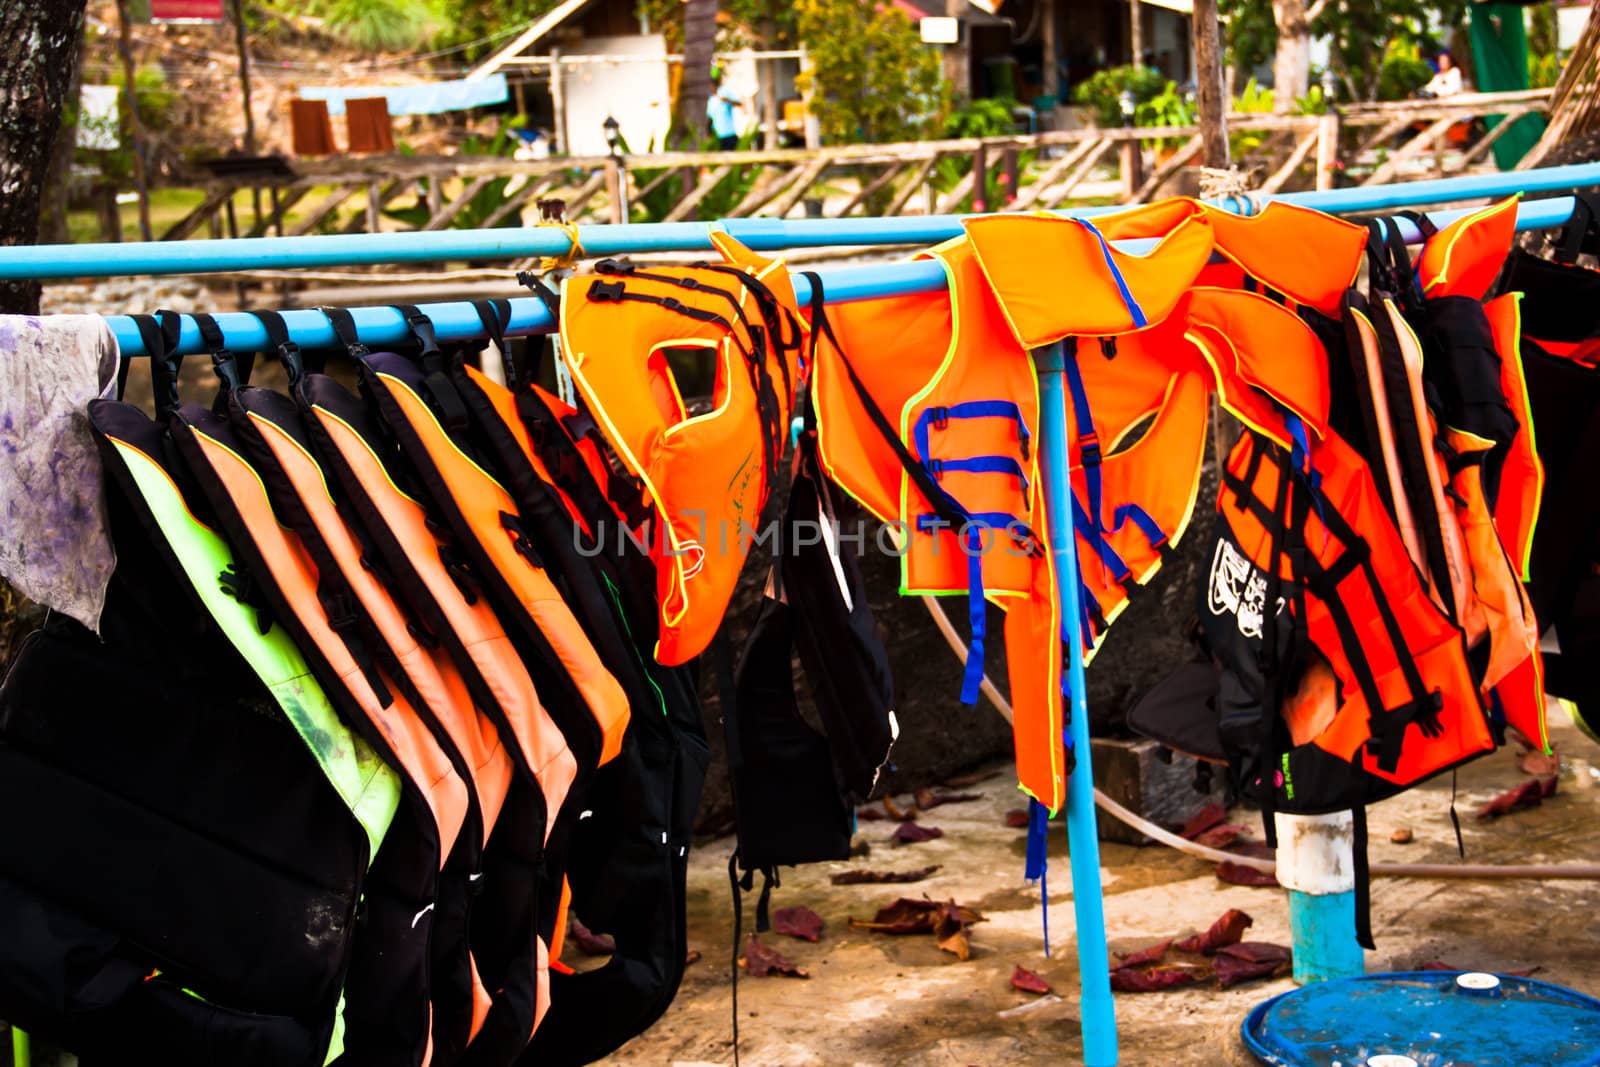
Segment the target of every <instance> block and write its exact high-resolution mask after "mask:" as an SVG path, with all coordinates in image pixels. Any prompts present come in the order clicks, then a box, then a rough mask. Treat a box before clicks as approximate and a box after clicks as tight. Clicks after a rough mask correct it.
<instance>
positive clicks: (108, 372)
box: [0, 315, 117, 632]
mask: <svg viewBox="0 0 1600 1067" xmlns="http://www.w3.org/2000/svg"><path fill="white" fill-rule="evenodd" d="M116 373H117V342H116V339H115V338H114V337H113V336H112V333H111V330H110V328H109V327H107V325H106V322H105V320H104V319H102V318H101V317H100V316H99V315H47V316H43V317H35V316H30V315H0V530H4V531H5V536H4V537H0V577H4V578H5V580H6V581H8V582H10V583H11V584H12V585H13V586H14V587H15V588H16V589H17V591H18V592H20V593H22V594H23V595H24V596H26V597H28V598H29V599H31V600H33V601H36V602H37V603H39V604H42V605H44V606H45V607H47V608H50V609H51V610H54V611H60V612H63V613H65V614H67V615H69V616H71V617H72V618H74V619H76V620H78V621H79V622H81V623H83V625H85V626H87V627H89V629H91V630H94V631H96V632H98V631H99V628H100V611H101V609H102V608H103V607H104V606H105V598H106V584H107V583H108V582H110V580H111V572H112V570H113V569H114V568H115V567H116V562H117V559H116V554H115V552H114V550H113V549H112V546H111V535H110V530H109V528H108V525H107V522H106V505H105V494H104V491H103V488H102V486H101V481H100V456H99V453H98V452H97V451H96V450H95V444H94V438H93V437H92V436H91V434H90V432H89V417H88V414H87V412H86V410H85V409H86V407H87V406H88V403H89V401H91V400H93V399H95V398H96V397H99V396H105V395H107V394H108V393H109V392H110V390H111V388H112V383H113V382H114V381H115V379H116Z"/></svg>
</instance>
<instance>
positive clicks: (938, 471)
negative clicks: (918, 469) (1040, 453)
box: [923, 456, 1028, 497]
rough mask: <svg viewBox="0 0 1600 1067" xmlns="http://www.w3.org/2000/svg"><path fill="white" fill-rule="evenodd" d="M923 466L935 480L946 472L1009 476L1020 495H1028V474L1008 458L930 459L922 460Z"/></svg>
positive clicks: (1018, 464)
mask: <svg viewBox="0 0 1600 1067" xmlns="http://www.w3.org/2000/svg"><path fill="white" fill-rule="evenodd" d="M923 466H925V467H927V468H928V473H929V474H931V475H933V476H934V477H935V478H943V477H944V475H945V472H947V471H963V472H965V473H968V474H1009V475H1011V476H1012V477H1013V478H1015V479H1016V480H1017V485H1018V487H1019V488H1020V489H1021V490H1022V495H1023V496H1024V497H1026V496H1027V495H1028V474H1027V472H1026V471H1024V470H1023V469H1022V464H1020V463H1018V462H1017V461H1016V460H1015V459H1013V458H1012V457H1010V456H970V457H968V458H966V459H930V460H924V461H923Z"/></svg>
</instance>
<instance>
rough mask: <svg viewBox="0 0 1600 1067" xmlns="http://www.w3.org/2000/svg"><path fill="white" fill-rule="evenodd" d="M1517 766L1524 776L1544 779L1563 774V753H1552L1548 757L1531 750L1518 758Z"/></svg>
mask: <svg viewBox="0 0 1600 1067" xmlns="http://www.w3.org/2000/svg"><path fill="white" fill-rule="evenodd" d="M1517 766H1518V767H1519V768H1521V770H1522V773H1523V774H1533V775H1538V776H1540V777H1543V776H1545V775H1550V774H1560V773H1561V753H1559V752H1555V751H1552V752H1551V753H1550V755H1548V756H1546V755H1545V754H1544V753H1543V752H1540V751H1538V750H1536V749H1531V748H1530V749H1529V750H1528V751H1526V752H1524V753H1523V754H1522V755H1520V756H1518V757H1517Z"/></svg>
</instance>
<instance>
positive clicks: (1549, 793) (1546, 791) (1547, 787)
mask: <svg viewBox="0 0 1600 1067" xmlns="http://www.w3.org/2000/svg"><path fill="white" fill-rule="evenodd" d="M1560 784H1561V779H1560V778H1559V777H1558V776H1556V775H1554V774H1552V775H1551V776H1550V777H1548V778H1541V779H1539V796H1540V797H1553V796H1555V795H1556V786H1558V785H1560Z"/></svg>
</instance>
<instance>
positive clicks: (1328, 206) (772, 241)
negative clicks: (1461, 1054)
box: [0, 164, 1600, 1067]
mask: <svg viewBox="0 0 1600 1067" xmlns="http://www.w3.org/2000/svg"><path fill="white" fill-rule="evenodd" d="M1590 184H1600V164H1589V165H1583V166H1575V167H1558V168H1550V169H1548V170H1542V171H1525V172H1520V173H1515V172H1514V173H1512V174H1503V175H1488V176H1484V177H1476V178H1457V179H1448V180H1445V181H1438V182H1413V183H1409V184H1406V185H1400V186H1393V187H1388V188H1383V189H1367V188H1363V189H1349V190H1336V191H1332V192H1324V193H1307V194H1298V195H1291V196H1284V197H1280V198H1277V199H1282V200H1287V201H1291V202H1294V203H1299V204H1303V205H1306V206H1310V207H1318V208H1322V209H1325V210H1332V211H1343V212H1365V213H1381V212H1385V211H1390V210H1393V209H1396V208H1399V207H1406V206H1412V205H1422V204H1434V203H1441V202H1446V201H1450V200H1460V199H1466V198H1475V197H1495V196H1504V195H1509V194H1512V193H1517V192H1524V193H1526V192H1553V191H1559V190H1571V189H1574V188H1577V187H1579V186H1583V185H1590ZM1223 206H1225V207H1227V208H1228V209H1229V210H1234V211H1239V212H1241V213H1247V212H1249V211H1251V210H1253V209H1254V206H1255V205H1254V204H1252V203H1249V202H1242V201H1237V200H1234V201H1230V202H1228V203H1226V204H1224V205H1223ZM1572 210H1573V200H1572V198H1571V197H1570V196H1568V197H1560V198H1557V199H1552V200H1544V201H1537V202H1531V203H1525V204H1523V205H1521V207H1520V208H1519V212H1518V228H1519V229H1536V228H1543V227H1549V226H1556V225H1560V224H1561V223H1563V222H1565V221H1567V219H1569V218H1570V217H1571V215H1572ZM1096 213H1100V212H1098V211H1095V212H1078V213H1077V214H1079V215H1088V214H1096ZM1463 214H1465V212H1460V211H1455V212H1440V213H1437V214H1433V215H1432V216H1431V217H1432V219H1433V221H1434V222H1435V223H1437V224H1439V225H1448V224H1449V222H1451V221H1452V220H1453V219H1455V218H1459V217H1460V216H1461V215H1463ZM715 225H720V226H722V227H723V228H724V229H727V230H728V231H729V232H731V233H733V234H734V235H735V236H736V237H739V238H740V239H741V240H743V241H745V242H746V243H747V244H749V245H750V246H751V247H753V248H756V249H759V250H763V251H777V250H781V249H783V248H799V247H814V246H817V245H836V244H883V243H901V242H904V243H916V244H928V243H933V242H936V241H940V240H943V239H946V238H948V237H951V236H954V235H956V234H958V233H960V219H959V218H958V217H954V216H944V217H934V218H923V219H846V220H820V221H813V220H807V221H797V222H785V221H781V220H762V219H747V220H728V221H726V222H724V223H720V224H715ZM1402 230H1403V232H1404V233H1405V235H1406V237H1407V240H1408V241H1410V242H1411V243H1416V242H1417V241H1418V240H1420V234H1418V232H1417V231H1416V228H1415V227H1414V226H1411V225H1410V224H1409V223H1405V222H1402ZM709 232H710V227H709V226H708V225H705V224H692V225H691V224H678V225H662V226H616V227H590V228H586V229H582V230H580V231H579V240H580V242H581V244H582V246H583V252H584V254H585V255H588V256H599V255H619V254H623V253H639V252H645V251H668V250H672V251H684V250H689V251H693V250H707V249H708V248H709V238H708V236H707V235H708V233H709ZM1126 247H1128V250H1129V251H1135V252H1137V251H1140V250H1141V248H1140V247H1139V244H1138V243H1137V242H1128V244H1127V246H1126ZM570 250H571V249H570V245H569V241H568V238H567V236H566V234H565V232H564V231H563V230H560V229H555V228H549V227H544V228H534V229H531V230H530V229H519V230H498V231H494V230H491V231H471V232H463V233H430V234H411V233H397V234H370V235H359V236H354V237H304V238H258V239H246V240H243V241H239V240H234V241H196V242H186V243H181V244H179V243H174V244H170V245H163V244H145V245H77V246H55V247H38V248H5V249H0V278H59V277H78V276H106V275H111V274H133V273H139V274H145V273H195V272H200V271H220V270H236V269H242V268H262V267H310V266H333V265H353V264H359V263H399V262H408V263H414V262H424V261H433V260H438V259H442V258H472V259H477V258H486V259H506V258H510V257H515V256H528V255H561V254H564V253H567V252H569V251H570ZM823 276H824V278H825V279H826V287H827V295H828V299H829V301H830V302H843V301H849V300H863V299H871V298H879V297H885V296H892V295H899V294H906V293H915V292H933V291H937V290H938V289H940V288H942V287H943V286H944V284H945V279H944V273H943V270H942V269H941V268H940V267H939V266H938V265H937V264H935V263H924V262H911V263H900V264H892V265H886V266H872V267H858V268H845V269H839V270H832V271H827V272H824V275H823ZM795 283H796V284H795V288H796V290H797V295H798V296H799V298H800V302H801V304H802V306H803V305H804V304H805V303H806V302H807V301H808V300H809V298H810V295H811V294H810V285H809V284H808V282H807V281H806V279H805V278H803V277H796V278H795ZM422 310H423V311H425V312H426V313H427V314H428V315H429V316H430V317H431V318H432V319H433V320H434V323H435V328H436V331H437V334H438V337H439V338H440V339H441V340H446V341H454V340H466V339H478V338H481V337H482V327H481V325H480V323H479V321H478V317H477V314H476V313H475V311H474V310H473V309H472V306H471V305H470V304H469V303H466V302H460V301H458V302H453V303H441V304H431V305H425V306H424V307H423V309H422ZM353 315H354V317H355V321H356V327H357V330H358V332H359V334H360V336H361V338H362V339H363V340H364V341H366V342H367V343H369V344H372V345H384V344H391V343H395V342H398V341H401V340H404V339H405V338H406V337H407V336H409V331H408V330H407V329H406V327H405V324H404V322H403V321H402V319H401V317H400V313H399V312H398V311H395V310H394V309H393V308H382V307H369V308H359V309H355V310H354V311H353ZM216 318H217V321H218V324H219V325H220V326H221V327H222V329H223V332H224V336H225V337H226V339H227V343H228V344H229V346H230V347H232V348H234V349H236V350H240V351H244V350H253V351H260V350H262V349H264V348H266V347H267V338H266V334H265V331H264V330H262V328H261V325H260V323H259V322H258V321H257V320H256V319H255V318H254V317H253V316H250V315H248V314H245V313H231V314H228V313H225V314H220V315H218V316H216ZM284 319H285V323H286V325H287V326H288V328H289V331H290V333H291V335H292V336H293V337H294V339H295V340H296V341H297V342H298V343H299V344H301V345H302V346H305V347H327V348H331V347H334V345H335V338H334V334H333V331H332V329H331V327H330V326H329V325H328V323H327V320H326V319H325V318H324V317H323V316H322V314H321V313H320V312H318V311H315V310H301V311H288V312H285V313H284ZM108 320H109V322H110V324H111V328H112V330H113V332H114V333H115V334H116V336H117V340H118V342H119V344H121V345H122V351H123V354H124V355H125V356H133V355H137V354H140V353H142V351H143V346H142V344H141V343H140V341H139V337H138V333H137V330H136V328H135V327H134V325H133V321H132V320H131V319H130V318H129V317H128V316H108ZM551 326H552V323H551V321H550V317H549V315H548V313H547V312H546V311H545V309H544V307H543V305H542V304H541V303H539V302H538V301H537V300H534V299H531V298H522V299H518V300H514V301H512V319H511V330H510V332H512V333H518V334H527V333H536V332H545V331H548V330H549V329H550V328H551ZM179 343H180V351H186V352H198V351H201V350H202V346H201V344H200V338H199V332H198V330H197V329H196V328H195V326H194V323H193V320H192V319H189V318H187V317H186V318H185V320H184V323H183V332H182V336H181V338H180V342H179ZM1036 356H1037V358H1038V364H1039V377H1040V389H1041V399H1042V401H1043V405H1042V412H1041V418H1042V420H1043V422H1042V425H1041V427H1040V435H1039V436H1040V439H1041V440H1040V460H1041V463H1042V464H1043V467H1044V479H1045V497H1046V503H1045V510H1046V514H1047V518H1048V520H1049V526H1050V529H1051V531H1052V538H1051V545H1050V550H1051V551H1052V552H1053V553H1054V554H1055V557H1056V560H1057V570H1056V575H1057V582H1058V586H1059V591H1060V595H1061V600H1062V610H1063V616H1064V618H1065V620H1066V628H1067V631H1068V632H1067V633H1066V634H1065V635H1064V636H1065V639H1066V641H1067V647H1068V649H1069V655H1070V659H1069V667H1068V681H1069V686H1070V689H1071V694H1072V696H1071V711H1072V719H1071V724H1070V731H1071V738H1072V740H1073V743H1074V748H1075V749H1076V751H1077V754H1078V760H1077V766H1076V768H1075V769H1074V771H1073V773H1072V776H1071V779H1070V780H1069V783H1068V792H1067V804H1066V823H1067V833H1068V844H1069V848H1070V851H1071V857H1070V862H1071V869H1072V882H1073V906H1074V909H1075V911H1076V916H1077V939H1078V964H1079V976H1080V980H1081V983H1082V998H1081V1005H1080V1009H1081V1011H1080V1015H1081V1020H1082V1022H1081V1026H1082V1032H1083V1048H1084V1063H1085V1064H1086V1065H1088V1067H1114V1065H1115V1064H1116V1063H1117V1061H1118V1049H1117V1032H1116V1015H1115V1005H1114V1002H1113V999H1112V996H1111V991H1110V980H1109V971H1108V957H1107V952H1106V933H1105V919H1104V911H1103V900H1102V895H1101V891H1100V864H1099V842H1098V836H1097V833H1096V828H1095V815H1094V804H1093V780H1092V775H1091V769H1090V764H1091V761H1090V759H1089V732H1088V709H1087V704H1086V700H1085V689H1084V665H1083V656H1082V644H1081V641H1080V640H1079V639H1078V635H1077V634H1076V627H1077V625H1078V620H1079V618H1080V608H1079V599H1078V598H1079V583H1078V580H1077V578H1076V573H1077V571H1076V567H1077V560H1076V556H1075V553H1074V552H1073V544H1072V540H1071V537H1070V530H1071V529H1072V526H1071V523H1070V521H1067V520H1066V519H1064V518H1061V519H1058V517H1061V516H1065V515H1068V514H1069V513H1070V511H1069V502H1068V494H1069V493H1070V491H1071V490H1070V484H1069V480H1068V470H1069V461H1068V454H1067V441H1066V425H1065V406H1064V403H1065V402H1064V399H1063V395H1062V380H1061V379H1062V374H1061V366H1062V365H1061V352H1060V348H1059V346H1054V347H1052V348H1047V349H1043V350H1040V351H1039V352H1037V353H1036ZM1045 906H1046V907H1048V906H1049V905H1048V901H1047V902H1046V905H1045ZM1318 936H1319V937H1329V936H1336V935H1335V934H1334V933H1333V932H1331V931H1328V930H1322V931H1321V932H1320V934H1319V935H1318ZM1295 947H1296V952H1297V953H1298V952H1299V951H1301V950H1302V948H1305V947H1307V946H1302V945H1300V944H1298V943H1297V944H1296V946H1295Z"/></svg>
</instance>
